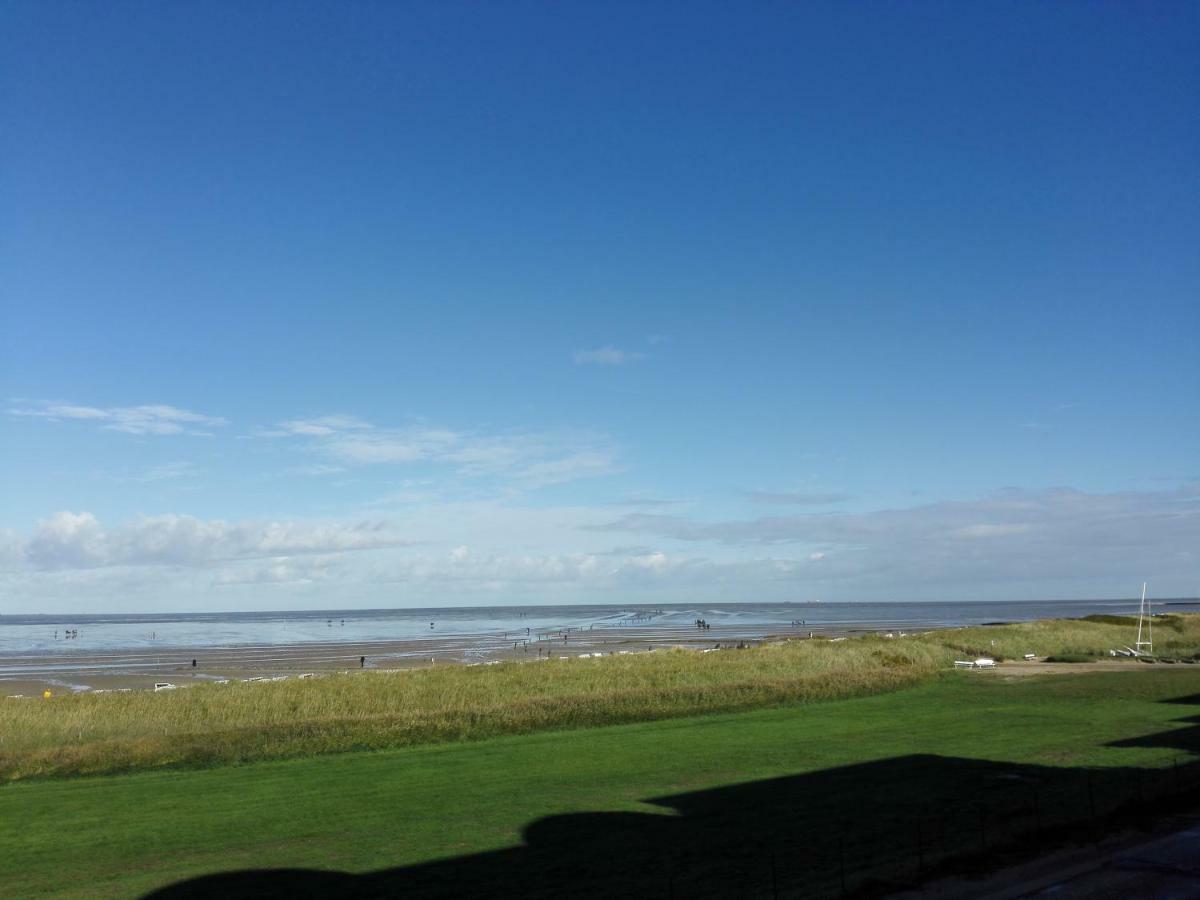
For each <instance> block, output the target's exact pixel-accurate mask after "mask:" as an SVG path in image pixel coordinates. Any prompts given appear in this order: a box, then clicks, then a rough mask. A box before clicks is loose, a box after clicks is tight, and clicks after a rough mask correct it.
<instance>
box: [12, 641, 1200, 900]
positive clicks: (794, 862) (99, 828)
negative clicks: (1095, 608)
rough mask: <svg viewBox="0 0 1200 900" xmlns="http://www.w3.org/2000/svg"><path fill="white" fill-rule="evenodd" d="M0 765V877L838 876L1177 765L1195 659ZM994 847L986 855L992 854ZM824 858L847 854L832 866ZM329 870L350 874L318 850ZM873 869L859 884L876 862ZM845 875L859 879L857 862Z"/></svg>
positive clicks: (346, 887)
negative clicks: (727, 705)
mask: <svg viewBox="0 0 1200 900" xmlns="http://www.w3.org/2000/svg"><path fill="white" fill-rule="evenodd" d="M1077 668H1079V669H1080V670H1081V674H1079V675H1078V676H1071V677H1055V678H1036V677H1026V678H1020V679H1012V680H1009V679H1004V678H997V677H992V675H993V674H994V673H975V672H964V673H947V674H945V675H943V676H940V677H937V678H935V679H932V680H930V681H926V682H925V683H922V684H920V685H918V686H916V687H912V688H908V689H905V690H900V691H896V692H892V693H886V694H878V695H875V696H869V697H860V698H856V699H848V700H833V701H829V702H823V703H815V704H809V705H785V706H779V707H776V708H771V709H764V710H756V711H750V712H739V713H726V714H715V715H707V716H699V717H696V716H693V717H683V718H673V719H669V720H666V721H654V722H641V723H636V724H629V725H615V726H606V727H594V728H587V729H578V730H558V731H547V732H540V733H534V734H528V735H520V736H512V737H499V738H492V739H486V740H478V741H474V742H469V743H449V744H436V745H429V746H415V747H408V748H401V749H393V750H382V751H377V752H371V753H352V752H349V753H339V754H335V755H328V756H323V757H316V758H307V759H291V760H282V761H271V762H259V763H254V764H248V765H240V766H225V767H222V768H214V769H207V770H190V771H157V772H141V773H134V774H126V775H109V776H104V777H90V778H74V779H51V780H29V781H21V782H15V783H10V784H8V785H6V786H4V787H0V894H2V895H4V896H12V897H33V896H50V895H58V896H66V897H85V896H86V897H96V896H101V897H130V896H137V895H139V894H142V893H145V892H148V891H151V890H153V889H157V888H163V887H166V886H168V885H171V884H172V883H175V882H179V881H180V880H182V879H187V878H192V877H195V876H198V875H204V874H209V873H220V872H228V871H230V870H245V869H277V868H302V869H310V870H321V871H323V872H324V873H326V874H325V875H318V874H311V873H305V874H302V875H301V876H299V878H298V880H296V881H294V882H289V881H288V880H287V877H286V876H284V875H280V874H277V873H276V874H267V875H257V876H255V875H246V874H242V875H238V876H230V877H229V879H228V880H226V881H225V882H223V883H220V884H210V885H208V886H207V887H205V886H204V885H200V886H199V887H197V888H196V889H195V890H194V891H193V892H192V893H190V894H189V893H187V891H186V890H185V889H184V888H182V887H181V888H179V889H177V890H176V891H175V892H174V893H175V894H176V895H179V896H187V895H190V896H217V895H220V896H222V897H225V898H229V897H235V896H238V895H239V893H241V894H243V895H254V894H256V893H258V894H261V893H262V892H263V891H265V890H268V889H270V890H288V889H293V890H294V889H296V888H297V886H300V887H303V888H304V889H305V890H308V891H316V892H318V893H327V894H329V893H342V894H349V893H352V892H359V893H360V895H367V896H370V895H376V894H386V893H398V894H403V895H407V896H471V895H504V894H511V895H521V896H526V897H531V896H550V895H562V894H566V893H569V894H572V895H575V896H579V895H583V896H600V895H604V896H670V895H674V896H679V897H683V896H721V895H726V894H728V893H731V892H735V891H736V892H737V893H738V894H739V895H740V896H749V897H754V896H762V897H768V896H772V894H773V893H775V892H776V891H778V893H779V895H780V896H801V895H803V896H813V895H822V894H825V895H836V894H837V893H838V892H839V891H840V889H841V884H840V882H841V881H842V880H843V878H845V879H846V880H847V881H848V882H849V884H848V887H849V888H850V889H852V890H853V889H856V888H859V887H863V886H864V885H866V884H867V882H866V879H869V878H874V879H884V880H887V881H888V883H889V884H893V885H896V886H899V885H903V884H904V883H905V881H906V879H907V880H912V879H914V878H916V877H917V876H918V875H919V874H922V873H925V872H927V871H928V870H929V869H930V868H931V867H933V866H935V865H936V864H937V863H938V861H939V860H941V859H944V858H946V857H951V856H961V855H963V854H972V853H973V854H976V855H977V856H979V855H981V856H983V857H985V858H990V861H991V862H993V863H996V862H998V861H999V857H998V856H997V855H998V854H999V853H1000V852H1001V850H1000V848H1002V846H1003V845H1004V844H1005V843H1006V842H1007V841H1009V840H1011V839H1013V838H1014V837H1018V836H1020V835H1021V834H1023V833H1028V832H1030V831H1033V830H1035V829H1039V828H1040V829H1045V830H1049V831H1053V830H1054V829H1057V828H1063V827H1065V828H1070V829H1074V830H1075V831H1077V832H1081V831H1082V832H1085V831H1086V825H1087V823H1088V822H1090V821H1091V820H1092V816H1093V812H1094V813H1095V814H1096V815H1098V816H1103V815H1104V814H1105V812H1106V811H1107V810H1110V809H1112V808H1113V807H1115V806H1117V805H1119V804H1121V803H1124V802H1132V803H1138V804H1141V805H1142V806H1153V805H1155V804H1158V803H1162V802H1166V801H1165V800H1163V799H1159V798H1168V797H1170V796H1172V795H1177V794H1178V793H1180V792H1181V791H1186V790H1187V789H1189V787H1190V786H1191V785H1192V784H1193V783H1195V782H1197V781H1200V776H1198V775H1197V773H1196V772H1195V771H1194V768H1195V767H1194V766H1191V765H1190V764H1191V763H1192V761H1193V760H1194V759H1195V758H1196V756H1195V754H1196V751H1197V750H1200V740H1197V736H1196V732H1197V730H1198V729H1197V727H1196V726H1195V725H1194V724H1193V722H1192V720H1193V719H1194V717H1195V715H1196V712H1197V710H1196V705H1195V704H1197V703H1198V702H1200V671H1198V669H1200V667H1194V666H1139V665H1130V666H1128V667H1127V668H1126V669H1125V670H1122V671H1112V672H1088V671H1087V667H1086V666H1081V667H1077ZM991 857H996V858H991ZM843 872H844V873H846V874H845V875H843ZM336 873H350V874H342V875H339V874H336ZM875 884H876V888H878V886H879V884H880V882H879V881H878V880H877V881H876V882H875ZM867 886H868V887H869V885H867Z"/></svg>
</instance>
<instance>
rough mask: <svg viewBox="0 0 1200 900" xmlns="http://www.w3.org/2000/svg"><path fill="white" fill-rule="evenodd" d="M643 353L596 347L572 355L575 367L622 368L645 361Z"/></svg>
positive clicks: (609, 347) (610, 347)
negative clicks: (628, 364)
mask: <svg viewBox="0 0 1200 900" xmlns="http://www.w3.org/2000/svg"><path fill="white" fill-rule="evenodd" d="M645 358H646V354H645V353H638V352H637V351H635V350H618V349H617V348H616V347H613V346H608V345H606V346H604V347H597V348H596V349H595V350H576V351H575V353H574V359H575V365H577V366H587V365H592V366H623V365H625V364H626V363H631V362H636V361H637V360H639V359H645Z"/></svg>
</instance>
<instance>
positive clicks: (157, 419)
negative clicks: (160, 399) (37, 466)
mask: <svg viewBox="0 0 1200 900" xmlns="http://www.w3.org/2000/svg"><path fill="white" fill-rule="evenodd" d="M7 412H8V414H9V415H10V416H26V417H31V418H38V419H48V420H50V421H53V422H63V421H75V422H89V423H92V424H96V425H99V426H100V427H101V428H103V429H105V430H107V431H122V432H125V433H126V434H158V435H164V434H198V435H207V434H209V432H208V431H206V430H205V429H208V428H215V427H219V426H221V425H226V424H228V423H227V421H226V420H225V419H224V418H222V417H220V416H207V415H202V414H201V413H196V412H191V411H190V410H186V409H179V408H178V407H175V406H167V405H165V404H161V403H160V404H147V405H144V406H106V407H99V406H80V405H78V404H74V403H48V402H38V403H26V404H24V405H15V406H11V407H9V409H8V410H7Z"/></svg>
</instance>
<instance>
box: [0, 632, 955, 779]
mask: <svg viewBox="0 0 1200 900" xmlns="http://www.w3.org/2000/svg"><path fill="white" fill-rule="evenodd" d="M945 662H946V651H945V650H944V649H943V648H940V647H937V646H934V645H927V644H920V643H917V642H911V643H904V644H897V643H896V642H892V641H883V640H880V639H863V640H857V641H846V642H843V643H828V642H823V641H811V642H809V641H804V642H788V643H782V644H775V645H771V646H767V647H762V648H759V649H751V650H731V651H720V652H714V653H698V652H694V651H685V650H673V651H659V652H656V653H652V654H638V655H629V656H609V657H604V658H602V659H571V660H567V661H559V660H552V661H549V662H541V663H504V664H500V665H495V666H478V667H446V668H439V669H427V670H418V671H407V672H395V673H374V672H366V673H354V674H347V675H334V676H329V677H327V678H321V679H309V680H304V681H299V680H289V681H284V682H274V683H253V684H245V683H232V684H228V685H215V684H214V685H199V686H197V687H194V688H189V689H187V690H179V691H173V692H164V693H158V694H154V693H145V692H141V693H125V694H121V693H117V694H101V695H95V694H79V695H73V696H63V697H55V698H53V699H51V700H48V701H42V700H7V701H2V702H0V777H2V778H5V779H9V780H11V779H15V778H23V777H29V776H40V775H72V774H88V773H100V772H113V771H120V770H125V769H131V768H144V767H159V766H195V765H215V764H222V763H233V762H239V761H243V760H250V759H262V758H268V757H283V756H298V755H309V754H315V753H329V752H338V751H346V750H362V749H375V748H383V747H396V746H403V745H407V744H415V743H427V742H433V741H447V740H462V739H473V738H480V737H488V736H494V735H500V734H521V733H525V732H530V731H536V730H540V729H547V728H576V727H583V726H592V725H604V724H613V723H619V722H631V721H639V720H647V719H658V718H665V717H670V716H682V715H691V714H696V713H703V712H713V711H732V710H739V709H749V708H755V707H763V706H770V705H774V704H779V703H787V702H805V701H813V700H827V699H834V698H840V697H849V696H855V695H860V694H866V693H875V692H879V691H886V690H893V689H896V688H899V687H903V686H906V685H909V684H913V683H915V682H917V681H919V680H921V679H923V678H925V677H927V676H929V675H930V674H932V673H933V672H935V671H936V670H937V669H939V668H942V667H944V665H945Z"/></svg>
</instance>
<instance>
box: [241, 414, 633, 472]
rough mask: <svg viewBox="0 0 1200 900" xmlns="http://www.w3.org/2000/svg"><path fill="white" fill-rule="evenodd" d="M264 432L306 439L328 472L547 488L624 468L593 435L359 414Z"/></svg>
mask: <svg viewBox="0 0 1200 900" xmlns="http://www.w3.org/2000/svg"><path fill="white" fill-rule="evenodd" d="M259 436H261V437H272V438H299V439H304V443H303V444H302V446H303V447H304V448H305V449H307V450H308V451H309V452H313V453H317V454H319V455H321V456H323V457H325V458H326V459H327V460H328V461H329V462H327V463H324V464H322V465H321V466H320V467H308V468H309V472H310V474H326V473H331V472H333V471H335V470H336V469H338V468H342V469H344V468H346V467H351V466H377V465H414V464H420V463H424V464H433V465H442V466H447V467H449V468H451V469H452V470H453V471H455V472H456V473H457V474H459V475H461V476H464V477H468V478H480V477H489V476H490V477H497V478H503V479H506V480H509V481H512V482H516V483H519V484H521V485H524V486H526V487H541V486H546V485H552V484H560V483H563V482H567V481H575V480H578V479H581V478H592V477H596V476H599V475H607V474H610V473H613V472H616V471H619V466H618V465H617V462H616V452H615V450H614V449H613V447H612V445H611V442H610V441H608V440H607V439H605V438H603V437H602V436H598V435H592V434H566V433H554V432H502V433H496V434H488V433H480V432H470V431H459V430H456V429H451V428H438V427H433V426H429V425H418V426H411V427H408V428H379V427H376V426H375V425H373V424H371V423H370V422H367V421H365V420H362V419H359V418H357V417H354V416H322V417H319V418H313V419H297V420H290V421H286V422H280V423H279V424H278V425H276V426H275V427H274V428H271V429H267V430H264V431H261V432H259Z"/></svg>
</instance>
